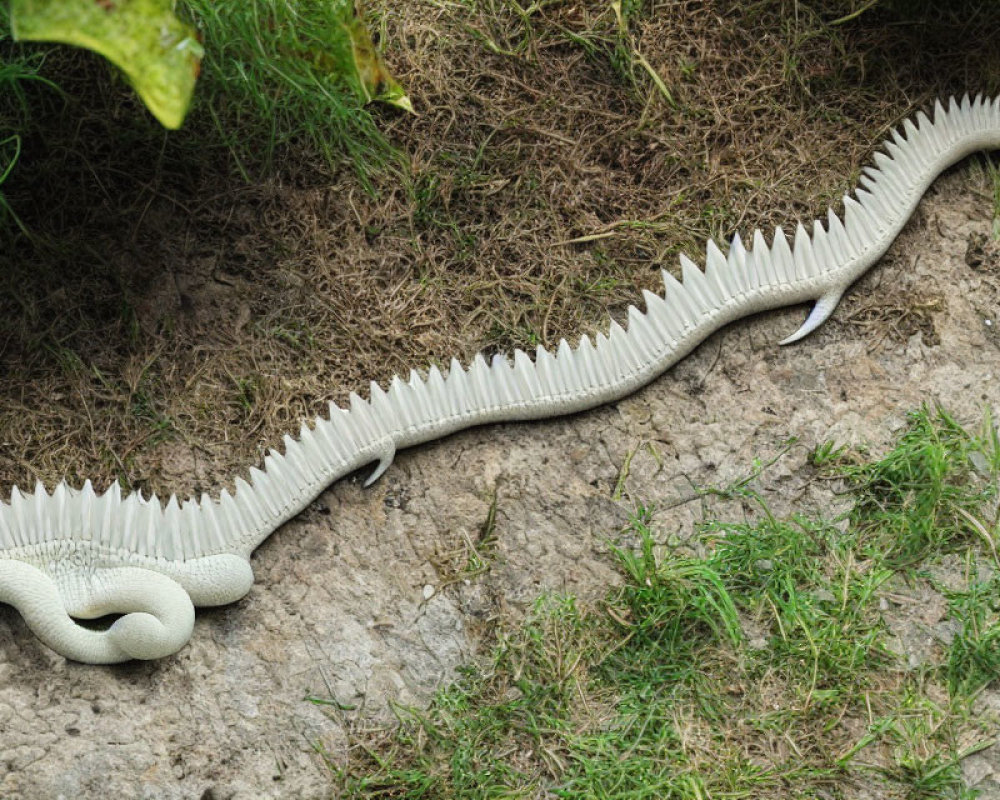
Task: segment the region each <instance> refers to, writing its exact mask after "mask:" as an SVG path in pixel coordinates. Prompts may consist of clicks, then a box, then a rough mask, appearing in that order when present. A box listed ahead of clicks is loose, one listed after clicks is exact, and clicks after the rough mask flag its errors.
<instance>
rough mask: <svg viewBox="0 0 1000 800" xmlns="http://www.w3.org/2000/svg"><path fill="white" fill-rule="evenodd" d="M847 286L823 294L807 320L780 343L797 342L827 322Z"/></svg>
mask: <svg viewBox="0 0 1000 800" xmlns="http://www.w3.org/2000/svg"><path fill="white" fill-rule="evenodd" d="M846 288H847V287H841V288H837V289H832V290H831V291H829V292H827V293H826V294H824V295H822V296H821V297H820V298H819V299H818V300H817V301H816V304H815V305H814V306H813V307H812V310H811V311H810V312H809V316H808V317H806V321H805V322H803V323H802V325H800V326H799V329H798V330H797V331H795V333H793V334H792V335H791V336H786V337H785V338H784V339H782V340H781V341H780V342H778V344H779V345H786V344H792V342H797V341H798V340H799V339H802V338H805V337H806V336H808V335H809V334H810V333H812V332H813V331H814V330H816V329H817V328H818V327H819V326H820V325H822V324H823V323H824V322H826V321H827V320H828V319H829V318H830V315H831V314H833V312H834V311H835V310H836V309H837V304H838V303H839V302H840V298H841V297H843V296H844V291H845V290H846Z"/></svg>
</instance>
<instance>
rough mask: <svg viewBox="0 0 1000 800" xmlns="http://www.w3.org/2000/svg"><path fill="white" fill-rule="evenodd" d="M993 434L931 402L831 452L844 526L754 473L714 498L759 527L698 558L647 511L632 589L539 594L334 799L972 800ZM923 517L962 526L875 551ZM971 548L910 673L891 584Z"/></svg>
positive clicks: (709, 541) (710, 539) (629, 568)
mask: <svg viewBox="0 0 1000 800" xmlns="http://www.w3.org/2000/svg"><path fill="white" fill-rule="evenodd" d="M995 443H996V431H995V429H994V427H993V425H992V420H991V419H990V418H989V417H988V416H987V417H986V418H985V420H984V422H983V426H982V430H981V431H980V433H978V434H974V433H969V432H967V431H966V430H965V429H964V428H962V427H961V426H960V425H959V424H958V423H957V422H956V421H955V420H954V419H953V418H952V417H951V416H949V415H948V414H947V413H945V412H944V411H942V410H937V411H935V412H934V413H931V412H930V411H929V410H928V409H927V408H923V409H920V410H919V411H917V412H915V413H914V414H913V415H911V418H910V426H909V428H908V429H907V430H906V431H905V432H904V433H903V434H902V436H901V437H900V440H899V441H898V443H897V444H896V446H895V447H894V448H893V449H892V450H891V451H890V452H889V453H888V454H887V455H885V456H884V457H882V458H880V459H877V460H873V461H868V462H862V461H861V460H860V458H859V456H857V455H856V454H853V455H852V454H851V453H850V452H849V451H847V450H846V449H843V448H836V447H834V446H832V445H828V446H825V447H823V448H821V449H820V450H819V451H818V455H820V456H822V458H821V459H819V460H820V461H821V464H820V465H819V466H818V467H817V468H818V469H819V470H820V471H822V472H827V473H829V472H830V471H831V470H832V471H835V472H836V473H837V474H838V475H839V477H840V479H841V480H846V481H847V483H848V486H849V491H850V492H851V493H852V494H853V495H854V498H855V507H854V510H853V511H852V512H851V514H850V517H849V520H848V523H849V524H848V527H847V529H846V531H845V530H841V529H840V528H839V527H837V526H835V525H833V524H831V523H830V522H828V521H824V520H822V519H815V518H812V517H810V516H807V515H803V514H797V515H793V516H792V517H790V518H789V519H779V518H777V517H776V516H775V515H774V514H772V512H771V511H770V509H769V508H768V507H767V505H766V502H765V500H764V498H763V497H760V496H757V495H756V494H755V493H754V492H753V490H751V489H749V488H748V485H747V484H748V482H747V481H740V482H738V483H737V484H735V485H734V486H733V487H727V488H724V489H717V490H712V491H711V492H709V493H708V494H709V495H719V496H723V497H725V496H735V495H739V496H740V497H742V498H743V499H744V500H747V499H748V498H749V499H751V500H753V503H752V504H751V505H750V506H748V513H749V516H750V517H751V519H750V520H749V521H747V520H744V521H741V522H739V523H731V522H726V521H720V520H711V519H709V520H707V521H706V522H704V523H703V524H702V525H701V527H700V529H699V533H700V537H701V539H702V544H704V545H706V546H707V551H706V555H704V556H703V557H700V558H693V557H690V556H680V555H679V554H678V553H677V552H675V551H674V549H673V548H670V547H663V546H660V545H658V544H657V542H656V539H655V536H654V534H653V532H652V528H651V520H652V513H651V510H650V509H649V508H648V507H647V508H641V509H640V510H639V512H638V513H637V514H636V515H635V517H634V518H633V519H632V521H631V523H630V526H629V529H628V531H627V532H626V541H627V542H631V545H626V544H621V545H618V546H616V547H613V548H612V552H613V553H614V555H615V557H616V559H617V561H618V564H619V567H620V569H621V577H622V585H621V586H620V587H619V588H617V589H615V590H614V591H613V592H611V594H610V595H609V596H608V597H607V599H606V601H605V603H604V604H603V605H602V606H601V607H599V608H586V609H584V608H580V607H579V606H578V605H577V604H576V602H575V601H574V600H573V598H571V597H566V596H547V597H544V598H542V599H541V600H539V601H538V603H537V604H536V605H535V607H534V609H533V611H532V612H531V613H530V614H529V615H528V618H527V619H526V620H525V621H524V623H523V624H522V625H519V626H515V627H512V628H511V629H510V630H508V631H507V632H505V633H503V634H501V636H500V638H499V641H498V644H497V646H496V649H495V651H494V654H493V657H492V659H491V660H490V661H489V662H488V663H487V664H485V665H482V666H476V665H469V666H467V667H464V668H463V669H462V670H461V671H460V672H461V678H460V679H459V680H458V681H457V682H455V683H454V684H453V685H451V686H449V687H447V688H446V689H444V690H442V691H441V692H440V693H439V694H438V695H437V696H436V698H435V699H434V701H433V702H432V704H431V705H430V707H429V708H428V709H426V710H417V709H406V710H405V711H401V713H400V714H399V727H398V728H396V729H393V730H386V731H383V732H382V733H381V734H379V735H378V737H377V739H376V738H375V737H374V736H373V735H372V734H370V733H369V734H367V735H366V736H367V738H362V737H360V736H358V738H357V740H356V746H355V747H352V748H351V750H350V756H349V759H348V761H347V763H346V764H341V765H339V766H337V767H335V781H336V785H337V789H338V791H340V792H341V793H342V795H343V796H345V797H353V798H375V797H378V798H388V797H393V798H396V797H398V798H403V797H405V798H432V797H433V798H454V799H455V800H459V798H501V797H502V798H509V797H543V796H544V797H565V798H577V797H600V798H609V799H610V798H622V800H624V799H625V798H629V800H633V799H634V798H657V799H663V798H666V799H668V800H704V798H708V797H727V798H749V797H767V798H775V800H781V799H783V798H789V799H791V798H802V797H848V796H855V795H854V794H852V792H853V790H854V787H857V786H865V787H867V788H868V789H869V790H870V791H871V792H872V794H871V796H873V797H876V796H877V797H885V798H906V799H907V800H931V799H932V798H933V799H934V800H941V799H942V798H956V799H964V798H971V797H973V796H974V793H972V792H970V791H969V790H968V789H967V788H966V787H965V785H964V783H963V780H962V770H961V762H962V759H963V758H965V757H966V756H968V755H970V754H972V753H976V752H979V751H981V750H984V749H986V748H987V747H990V746H991V745H992V744H993V737H992V735H985V736H984V731H989V730H990V727H991V725H995V720H994V721H992V722H990V721H987V720H986V719H985V718H982V717H981V716H977V714H976V713H975V712H973V710H972V709H973V700H974V699H975V698H976V697H977V696H978V695H979V694H980V693H981V692H982V691H983V690H984V689H985V688H987V687H989V686H990V685H992V684H993V683H994V682H996V681H997V679H998V677H1000V633H998V631H1000V627H998V624H997V618H998V610H1000V609H998V605H1000V604H998V599H997V598H998V597H1000V592H998V588H1000V584H998V577H997V574H998V573H996V571H995V569H994V567H993V566H990V565H991V564H992V565H995V564H996V562H995V559H994V557H993V551H992V550H991V549H990V548H989V547H988V546H984V545H985V543H984V542H983V541H982V539H981V538H977V537H972V536H963V535H960V534H959V533H958V530H957V529H958V528H960V527H962V525H961V522H962V520H963V519H964V517H963V516H962V514H969V515H977V516H976V518H977V519H982V518H984V515H985V514H986V513H987V512H989V513H992V514H993V515H994V516H995V506H996V504H995V502H994V498H995V489H996V478H997V470H996V458H995V452H996V450H995ZM760 469H761V466H760V465H759V464H755V468H754V472H753V474H754V475H758V474H759V473H760ZM976 476H977V477H976ZM916 509H919V510H920V511H919V512H918V511H916ZM948 509H950V511H949V510H948ZM955 509H962V510H963V511H962V513H958V514H956V513H952V512H953V511H954V510H955ZM876 512H877V513H876ZM915 513H929V514H932V518H933V520H934V521H935V522H936V524H938V525H943V526H944V527H945V528H947V529H948V530H947V531H945V532H943V533H942V532H934V531H931V530H929V529H926V530H924V531H923V532H922V533H921V534H919V535H920V537H921V538H920V540H919V544H918V545H906V546H905V549H904V550H902V551H899V550H893V549H882V550H879V549H878V548H875V547H874V546H873V544H874V542H875V541H876V540H877V541H879V542H882V543H883V544H884V543H885V541H886V537H887V536H889V535H890V533H889V532H890V531H892V532H899V531H903V532H904V533H906V532H908V531H909V530H910V527H911V526H912V524H913V523H912V520H911V519H910V518H911V517H912V516H913V515H914V514H915ZM754 518H756V519H754ZM966 527H967V526H966ZM876 528H878V532H877V533H876V532H875V529H876ZM952 529H955V530H952ZM990 535H991V536H992V537H993V539H995V538H996V530H995V527H994V530H993V532H992V533H991V534H990ZM956 549H961V550H962V552H963V553H964V559H965V562H964V563H965V565H966V566H965V575H966V578H967V580H965V582H964V588H960V589H955V588H952V589H949V590H944V591H945V594H946V595H947V597H948V608H949V611H948V615H949V619H948V624H949V625H950V626H951V628H952V629H953V630H954V631H955V635H954V636H953V637H952V639H951V641H950V642H947V643H945V644H944V645H943V646H941V647H939V648H938V649H937V652H936V654H935V656H934V658H933V660H932V661H930V662H928V663H926V664H924V665H923V667H921V668H920V669H916V670H914V669H911V668H909V667H908V666H907V665H906V663H905V658H904V656H903V655H902V654H899V653H896V652H894V651H893V650H892V649H891V648H890V647H889V643H890V637H889V635H888V624H887V621H886V619H885V613H884V609H885V608H886V607H887V606H886V600H885V598H886V593H885V591H884V588H885V585H886V583H887V581H890V580H891V579H893V578H895V577H896V576H904V575H911V574H913V573H912V570H913V569H914V568H916V567H919V568H921V569H923V568H930V567H931V566H932V563H931V562H932V560H933V559H934V558H938V557H941V556H942V555H943V554H946V553H953V552H954V551H955V550H956ZM901 553H902V554H904V555H905V557H901ZM925 562H926V563H925ZM986 573H989V575H988V577H981V574H982V575H985V574H986Z"/></svg>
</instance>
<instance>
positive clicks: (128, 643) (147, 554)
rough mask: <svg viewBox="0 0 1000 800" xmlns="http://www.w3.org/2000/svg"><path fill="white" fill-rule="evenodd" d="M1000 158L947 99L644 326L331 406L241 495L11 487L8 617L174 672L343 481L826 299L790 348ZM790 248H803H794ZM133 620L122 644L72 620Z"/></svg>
mask: <svg viewBox="0 0 1000 800" xmlns="http://www.w3.org/2000/svg"><path fill="white" fill-rule="evenodd" d="M998 147H1000V97H998V98H995V99H993V100H990V99H987V98H983V97H982V96H981V95H977V96H976V97H975V98H970V97H969V96H968V95H966V96H965V97H963V98H962V99H961V100H960V101H959V100H956V99H955V98H950V99H949V100H948V102H947V103H946V104H944V103H941V102H940V101H939V102H936V103H935V104H934V108H933V111H932V113H931V115H928V114H925V113H924V112H920V113H918V114H917V115H916V117H915V118H914V119H913V120H905V121H904V122H903V123H902V125H900V126H899V127H897V128H896V129H895V130H893V132H892V136H891V138H890V139H889V140H887V141H886V142H884V143H883V145H882V149H881V150H880V151H877V152H875V153H874V154H873V162H874V165H872V166H868V167H865V168H864V169H863V171H862V175H861V178H860V188H857V189H856V190H855V191H854V193H853V195H851V194H848V195H847V196H845V197H844V213H843V216H842V217H839V216H837V214H835V213H834V212H833V211H832V210H831V211H830V212H829V214H828V215H827V219H826V222H825V225H824V222H823V221H820V220H817V221H816V222H814V223H813V224H812V226H811V233H810V228H809V226H806V225H802V224H798V225H796V227H795V232H794V235H791V234H790V235H789V237H786V235H785V233H784V231H782V229H781V228H778V229H776V230H775V233H774V237H773V239H772V240H771V243H770V245H769V244H768V242H767V239H766V238H765V236H764V234H763V233H762V232H760V231H754V232H753V233H752V234H751V236H750V237H749V240H750V241H751V242H752V248H751V249H750V250H747V249H746V248H745V247H744V245H743V242H742V240H741V239H740V237H739V236H738V235H736V236H734V237H733V239H732V241H731V243H730V245H729V248H728V252H727V253H726V254H725V255H724V254H723V252H722V250H721V249H720V247H719V246H718V245H717V244H716V243H715V242H714V241H709V242H708V243H707V244H706V247H705V256H704V269H702V268H701V267H700V266H699V265H698V264H697V263H696V262H695V261H692V260H691V259H689V258H687V257H685V256H681V257H680V272H681V278H682V279H681V280H678V279H676V278H675V277H673V276H672V275H670V274H669V273H667V272H665V271H664V272H663V285H664V295H663V296H662V297H661V296H659V295H654V294H652V293H649V292H644V293H643V297H644V299H645V305H646V313H642V312H641V311H639V310H638V309H636V308H634V307H630V308H629V311H628V327H627V330H626V329H623V328H622V327H621V326H620V325H618V324H617V323H615V322H612V323H611V324H610V327H609V330H608V333H607V335H605V334H603V333H597V334H596V335H594V336H593V337H591V336H583V337H582V338H581V339H580V342H579V345H578V346H577V348H576V349H575V350H574V349H573V348H571V347H570V345H569V344H568V343H567V342H566V340H560V342H559V344H558V347H557V348H556V349H555V351H554V352H550V351H549V350H547V349H545V348H543V347H539V348H537V350H536V352H535V357H534V362H532V359H531V358H530V357H529V356H528V355H527V354H525V353H524V352H522V351H520V350H516V351H515V352H514V355H513V363H511V361H509V360H508V359H507V358H506V357H504V356H503V355H498V356H495V357H494V358H493V359H492V364H487V362H486V361H485V360H484V359H483V357H482V356H476V357H475V358H474V359H473V361H472V363H471V364H470V365H469V367H468V369H466V368H464V367H463V366H462V364H461V363H460V362H459V361H458V360H457V359H453V360H452V362H451V366H450V368H449V370H448V374H447V377H445V376H443V375H442V374H441V372H440V371H439V370H438V369H437V368H436V367H431V368H430V369H429V370H428V372H427V378H426V380H424V379H422V378H421V376H420V374H419V373H418V372H416V371H415V370H413V371H411V372H410V373H409V378H408V380H404V379H403V378H400V377H396V378H393V379H392V381H391V382H390V384H389V389H388V391H383V390H382V389H381V388H380V387H379V386H378V384H375V383H372V385H371V390H370V395H369V399H368V400H363V399H362V398H360V397H359V396H358V395H356V394H351V395H350V401H349V404H348V408H346V409H342V408H340V407H338V406H337V405H335V404H333V403H331V404H330V408H329V414H328V417H327V419H317V420H315V422H314V423H313V425H312V427H310V426H309V425H308V424H306V423H303V424H302V427H301V429H300V431H299V437H298V440H296V439H294V438H292V437H291V436H286V437H284V440H283V444H284V452H283V453H280V452H278V451H276V450H272V451H271V452H270V453H269V454H268V455H267V457H266V458H265V459H264V470H263V471H262V470H260V469H257V468H256V467H252V468H250V470H249V473H248V477H249V479H250V480H249V482H248V481H247V480H246V479H245V478H244V477H242V476H237V477H235V486H236V490H235V492H234V493H233V494H232V495H231V494H230V493H229V492H228V491H227V490H225V489H223V490H222V491H221V492H219V494H218V500H213V499H212V497H210V496H208V495H205V494H203V495H202V496H201V499H200V501H195V500H193V499H192V500H187V501H184V502H181V501H180V500H179V499H178V498H177V497H176V496H173V495H172V496H171V497H170V498H169V500H168V501H167V502H166V504H165V505H161V503H160V501H159V500H158V499H157V498H156V496H155V495H154V496H153V497H151V498H150V500H149V501H146V500H145V499H143V497H142V495H141V494H138V493H134V494H129V495H128V496H126V497H125V498H124V499H123V498H122V493H121V489H120V488H119V485H118V484H117V483H113V484H111V486H110V487H108V489H107V490H105V491H104V492H103V493H102V494H98V493H97V492H95V491H94V488H93V486H92V485H91V483H90V482H89V481H85V482H84V484H83V488H82V489H80V490H79V491H78V490H76V489H74V488H73V487H71V486H67V485H66V484H65V483H60V484H58V485H57V486H56V487H55V488H54V490H53V491H52V493H51V494H49V493H48V492H46V490H45V487H44V486H42V485H40V484H39V485H37V486H36V487H35V489H34V491H33V492H31V493H24V492H21V491H20V490H19V489H18V488H17V487H14V488H13V489H11V492H10V501H9V502H7V503H5V502H3V501H0V603H9V604H11V605H13V606H15V607H16V608H17V609H18V610H19V611H20V612H21V614H22V615H23V616H24V618H25V620H26V621H27V623H28V625H29V626H30V627H31V628H32V629H33V630H34V631H35V632H36V633H38V634H39V636H40V637H41V638H42V639H43V641H45V643H46V644H48V645H49V646H50V647H52V648H54V649H56V650H58V651H59V652H60V653H63V654H64V655H66V656H67V657H69V658H74V659H77V660H80V661H90V662H94V663H112V662H115V661H123V660H127V659H130V658H160V657H162V656H165V655H169V654H170V653H172V652H175V651H176V650H177V649H179V648H180V647H182V646H183V644H184V643H185V642H186V641H187V639H188V637H189V636H190V635H191V629H192V625H193V620H194V610H193V604H199V605H212V604H219V603H228V602H233V601H234V600H236V599H238V598H239V597H241V596H242V595H243V594H245V593H246V592H247V591H248V590H249V587H250V585H251V583H252V580H253V576H252V573H251V570H250V567H249V558H250V554H251V553H252V552H253V550H254V549H255V548H256V547H257V546H258V545H259V544H260V543H261V542H262V541H263V540H264V539H265V538H267V536H269V535H270V534H271V533H272V532H273V531H274V530H276V529H277V528H278V527H279V526H280V525H281V524H282V523H284V522H285V521H286V520H288V519H290V518H291V517H293V516H295V515H296V514H298V513H299V512H300V511H301V510H302V509H303V508H305V507H306V506H307V505H308V504H309V503H310V502H312V500H313V499H315V498H316V497H317V496H318V495H319V493H320V492H322V491H323V489H324V488H325V487H326V486H328V485H329V484H330V483H331V482H333V481H335V480H337V479H339V478H341V477H343V476H344V475H347V474H349V473H350V472H352V471H354V470H356V469H359V468H361V467H363V466H365V465H367V464H370V463H372V462H376V461H377V462H378V465H377V467H376V468H375V470H374V472H373V473H372V474H371V476H370V477H369V478H368V480H367V481H366V485H367V484H369V483H371V482H372V481H374V480H376V479H377V478H378V477H379V476H380V475H381V474H382V473H383V472H384V471H385V470H386V469H387V468H388V467H389V465H390V464H391V463H392V460H393V457H394V456H395V453H396V450H397V448H401V447H408V446H411V445H414V444H418V443H420V442H426V441H430V440H433V439H436V438H439V437H441V436H445V435H447V434H449V433H452V432H454V431H457V430H460V429H463V428H467V427H470V426H473V425H481V424H485V423H489V422H503V421H512V420H530V419H541V418H545V417H552V416H556V415H559V414H567V413H572V412H575V411H581V410H583V409H587V408H593V407H594V406H597V405H600V404H602V403H606V402H610V401H613V400H617V399H620V398H622V397H625V396H626V395H628V394H629V393H631V392H633V391H635V390H636V389H637V388H639V387H640V386H643V385H645V384H647V383H649V381H651V380H652V379H653V378H655V377H656V376H657V375H659V374H661V373H662V372H663V371H664V370H666V369H668V368H669V367H670V366H672V365H673V364H675V363H676V362H677V361H679V360H680V359H681V358H683V357H684V356H685V355H687V354H688V353H689V352H691V350H693V349H694V348H695V347H697V346H698V344H699V343H700V342H702V341H704V340H705V338H706V337H708V336H709V335H711V334H712V333H713V332H714V331H716V330H718V329H719V328H721V327H722V326H724V325H726V324H728V323H730V322H732V321H733V320H736V319H739V318H741V317H744V316H747V315H749V314H753V313H756V312H759V311H765V310H768V309H773V308H778V307H782V306H787V305H792V304H796V303H806V302H814V303H815V305H814V306H813V308H812V310H811V311H810V313H809V315H808V317H807V319H806V321H805V323H803V325H802V326H801V327H800V328H799V329H798V330H797V331H796V332H795V333H793V334H792V335H791V336H789V337H788V338H786V339H784V340H783V342H782V344H787V343H790V342H794V341H797V340H798V339H801V338H802V337H803V336H805V335H806V334H808V333H810V332H811V331H813V330H815V329H816V328H817V327H818V326H819V325H821V324H822V323H823V322H824V321H825V320H826V319H827V318H829V316H830V315H831V314H832V313H833V311H834V310H835V309H836V307H837V303H838V301H839V300H840V297H841V295H842V294H843V293H844V291H845V290H846V289H847V288H848V287H849V286H850V285H851V284H852V283H853V282H854V281H855V280H856V279H857V278H858V277H859V276H860V275H862V274H863V273H864V272H865V271H866V270H867V269H869V268H870V267H871V266H872V265H873V264H875V263H876V262H877V261H878V260H879V259H880V258H881V257H882V255H883V254H884V253H885V251H886V250H887V249H888V247H889V245H890V244H891V242H892V241H893V240H894V239H895V237H896V236H897V234H898V233H899V232H900V230H902V228H903V226H904V225H905V224H906V221H907V219H909V217H910V216H911V214H912V213H913V210H914V209H915V208H916V205H917V203H918V202H919V200H920V197H921V196H922V195H923V193H924V191H926V189H927V187H928V186H929V185H930V183H931V182H932V181H933V180H934V178H935V177H936V176H937V175H938V174H940V172H941V171H942V170H944V169H946V168H947V167H948V166H950V165H951V164H953V163H955V162H956V161H958V160H960V159H961V158H963V157H965V156H966V155H968V154H969V153H972V152H975V151H977V150H987V149H994V148H998ZM789 238H790V239H791V241H790V240H789ZM109 613H123V614H124V616H122V617H121V618H119V619H118V620H116V621H115V623H114V624H113V625H112V626H111V628H110V629H109V630H107V631H93V630H90V629H88V628H84V627H81V626H80V625H78V624H77V623H76V622H75V621H74V620H73V619H72V617H73V616H78V617H87V616H91V617H93V616H101V615H103V614H109Z"/></svg>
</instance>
